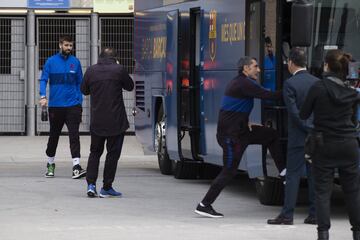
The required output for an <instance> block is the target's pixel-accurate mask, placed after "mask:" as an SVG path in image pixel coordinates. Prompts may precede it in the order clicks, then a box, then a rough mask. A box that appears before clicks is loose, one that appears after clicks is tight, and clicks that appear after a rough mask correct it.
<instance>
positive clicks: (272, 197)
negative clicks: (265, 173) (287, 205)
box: [255, 177, 284, 206]
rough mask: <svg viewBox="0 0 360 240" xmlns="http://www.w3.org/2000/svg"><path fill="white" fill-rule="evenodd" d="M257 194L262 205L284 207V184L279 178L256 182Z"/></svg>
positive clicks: (266, 178)
mask: <svg viewBox="0 0 360 240" xmlns="http://www.w3.org/2000/svg"><path fill="white" fill-rule="evenodd" d="M255 187H256V192H257V195H258V198H259V201H260V203H261V204H264V205H277V206H279V205H282V204H283V202H284V184H283V182H282V181H281V179H279V178H275V177H265V178H264V179H260V178H257V179H256V180H255Z"/></svg>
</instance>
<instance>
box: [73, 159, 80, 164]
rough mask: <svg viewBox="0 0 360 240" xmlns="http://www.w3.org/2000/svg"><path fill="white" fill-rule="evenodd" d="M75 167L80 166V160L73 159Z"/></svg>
mask: <svg viewBox="0 0 360 240" xmlns="http://www.w3.org/2000/svg"><path fill="white" fill-rule="evenodd" d="M72 160H73V166H75V165H78V164H80V158H73V159H72Z"/></svg>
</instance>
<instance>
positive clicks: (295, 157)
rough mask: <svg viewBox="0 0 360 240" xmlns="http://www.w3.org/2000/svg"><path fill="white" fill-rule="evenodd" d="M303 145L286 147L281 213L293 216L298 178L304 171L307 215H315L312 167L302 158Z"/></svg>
mask: <svg viewBox="0 0 360 240" xmlns="http://www.w3.org/2000/svg"><path fill="white" fill-rule="evenodd" d="M304 156H305V153H304V147H288V151H287V161H286V185H285V200H284V206H283V208H282V211H281V215H283V216H285V217H287V218H293V216H294V210H295V206H296V202H297V196H298V191H299V185H300V179H301V177H302V176H303V175H304V172H305V171H306V175H307V181H308V192H309V204H310V206H309V215H311V216H315V214H316V213H315V194H314V183H313V176H312V167H311V165H310V164H309V163H308V162H307V161H305V159H304Z"/></svg>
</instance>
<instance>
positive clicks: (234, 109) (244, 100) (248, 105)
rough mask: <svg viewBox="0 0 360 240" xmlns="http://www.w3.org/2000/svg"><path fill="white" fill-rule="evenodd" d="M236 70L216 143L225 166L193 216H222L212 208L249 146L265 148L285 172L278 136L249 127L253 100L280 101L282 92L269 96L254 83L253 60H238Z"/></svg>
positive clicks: (256, 126)
mask: <svg viewBox="0 0 360 240" xmlns="http://www.w3.org/2000/svg"><path fill="white" fill-rule="evenodd" d="M238 67H239V75H238V76H236V77H235V78H234V79H233V80H231V81H230V83H229V84H228V85H227V86H226V89H225V94H224V97H223V99H222V104H221V108H220V112H219V119H218V126H217V141H218V143H219V145H220V146H221V147H222V149H223V163H224V166H223V169H222V171H221V172H220V173H219V175H218V176H217V177H216V179H215V180H214V181H213V182H212V184H211V186H210V189H209V191H208V192H207V193H206V195H205V197H204V198H203V200H202V201H201V202H200V203H199V204H198V206H197V207H196V210H195V213H197V214H200V215H202V216H206V217H213V218H218V217H223V216H224V215H223V214H221V213H218V212H216V211H215V210H214V209H213V208H212V206H211V204H212V203H213V202H214V201H215V200H216V198H217V197H218V196H219V194H220V192H221V191H222V190H223V189H224V187H225V186H226V185H227V184H228V183H229V182H230V180H231V179H232V178H233V177H234V176H235V175H236V173H237V170H238V166H239V164H240V161H241V158H242V155H243V153H244V151H245V150H246V148H247V146H248V145H250V144H262V145H264V146H266V147H267V148H268V149H269V150H270V153H271V155H272V157H273V158H274V160H275V164H276V167H277V169H278V170H279V172H284V171H285V161H284V157H283V154H282V151H281V146H280V141H279V137H278V134H277V132H276V131H275V130H274V129H272V128H268V127H264V126H262V125H259V124H251V123H249V115H250V112H251V110H252V108H253V106H254V98H260V99H280V98H281V96H282V94H281V91H277V92H271V91H269V90H267V89H265V88H263V87H262V86H261V85H259V84H258V83H257V79H258V74H259V73H260V68H259V66H258V63H257V61H256V59H255V58H251V57H247V56H246V57H243V58H241V59H240V60H239V62H238Z"/></svg>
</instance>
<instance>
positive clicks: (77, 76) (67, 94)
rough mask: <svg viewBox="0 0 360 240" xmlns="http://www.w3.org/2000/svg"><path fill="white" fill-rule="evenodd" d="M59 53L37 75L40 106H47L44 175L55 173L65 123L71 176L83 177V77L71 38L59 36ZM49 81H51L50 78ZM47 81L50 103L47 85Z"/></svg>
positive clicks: (50, 176) (53, 174)
mask: <svg viewBox="0 0 360 240" xmlns="http://www.w3.org/2000/svg"><path fill="white" fill-rule="evenodd" d="M59 48H60V52H59V53H58V54H55V55H54V56H52V57H50V58H49V59H48V60H47V61H46V63H45V65H44V67H43V70H42V75H41V78H40V105H41V107H46V106H47V105H49V121H50V134H49V140H48V144H47V148H46V155H47V171H46V173H45V177H47V178H52V177H54V176H55V154H56V148H57V145H58V142H59V137H60V134H61V130H62V128H63V126H64V124H66V126H67V128H68V131H69V141H70V151H71V157H72V160H73V172H72V178H74V179H77V178H81V177H84V176H85V175H86V171H85V170H84V169H82V167H81V166H80V138H79V125H80V122H81V114H82V107H81V104H82V94H81V92H80V84H81V82H82V79H83V74H82V70H81V64H80V61H79V60H78V59H77V58H76V57H74V56H72V55H71V52H72V48H73V40H72V38H71V37H70V36H62V37H60V40H59ZM49 80H50V81H49ZM48 81H49V88H50V89H49V102H48V101H47V98H46V86H47V83H48Z"/></svg>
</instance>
